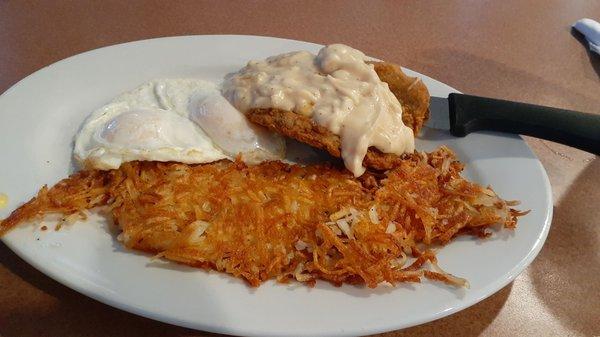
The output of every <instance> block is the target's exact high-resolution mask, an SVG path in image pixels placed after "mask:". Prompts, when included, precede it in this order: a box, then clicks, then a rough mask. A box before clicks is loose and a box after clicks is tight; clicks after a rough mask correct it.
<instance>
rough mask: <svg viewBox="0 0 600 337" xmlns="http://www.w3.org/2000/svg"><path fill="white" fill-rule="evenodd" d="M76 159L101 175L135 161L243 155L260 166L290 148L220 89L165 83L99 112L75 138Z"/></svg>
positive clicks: (201, 159) (128, 95) (155, 83)
mask: <svg viewBox="0 0 600 337" xmlns="http://www.w3.org/2000/svg"><path fill="white" fill-rule="evenodd" d="M215 102H216V103H215ZM203 128H204V130H203ZM206 130H208V131H209V132H208V133H207V132H206ZM219 145H221V146H219ZM73 154H74V157H75V158H76V159H77V160H78V161H79V162H80V164H81V165H83V166H84V167H86V168H95V169H101V170H108V169H116V168H118V167H119V166H120V165H121V164H122V163H123V162H128V161H134V160H145V161H176V162H181V163H187V164H196V163H209V162H213V161H217V160H220V159H234V158H235V157H236V156H237V155H238V154H242V158H246V159H247V160H248V161H249V162H251V163H255V162H260V161H263V160H272V159H281V158H283V156H284V154H285V143H284V141H283V139H282V138H281V137H279V136H276V135H273V134H271V133H269V132H267V131H266V130H264V129H262V128H259V127H256V126H254V125H251V124H250V123H249V122H248V121H247V120H246V119H245V117H244V116H243V115H242V114H241V113H240V112H239V111H237V110H236V109H235V108H233V107H232V106H231V105H230V104H229V103H228V102H227V100H225V99H224V98H223V97H222V96H221V94H220V90H219V87H218V86H217V85H215V84H214V83H211V82H207V81H203V80H198V79H161V80H153V81H150V82H147V83H145V84H143V85H141V86H139V87H137V88H135V89H133V90H131V91H129V92H126V93H123V94H121V95H120V96H118V97H117V98H115V99H114V100H113V101H112V102H111V103H109V104H107V105H105V106H103V107H101V108H100V109H98V110H96V111H94V112H93V113H92V114H91V115H90V116H89V117H88V118H87V119H86V121H85V122H84V124H83V126H82V128H81V130H80V131H79V133H78V134H77V136H76V138H75V146H74V150H73Z"/></svg>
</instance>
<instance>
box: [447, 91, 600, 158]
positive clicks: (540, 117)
mask: <svg viewBox="0 0 600 337" xmlns="http://www.w3.org/2000/svg"><path fill="white" fill-rule="evenodd" d="M448 105H449V110H450V133H452V135H454V136H457V137H464V136H466V135H467V134H469V133H471V132H474V131H480V130H490V131H502V132H508V133H518V134H522V135H529V136H533V137H536V138H543V139H547V140H551V141H554V142H558V143H562V144H565V145H569V146H572V147H576V148H578V149H581V150H584V151H587V152H591V153H594V154H596V155H600V115H595V114H589V113H583V112H576V111H570V110H563V109H557V108H550V107H545V106H540V105H533V104H526V103H518V102H511V101H504V100H500V99H493V98H486V97H478V96H471V95H463V94H450V95H449V96H448Z"/></svg>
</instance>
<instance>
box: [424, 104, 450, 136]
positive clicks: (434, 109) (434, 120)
mask: <svg viewBox="0 0 600 337" xmlns="http://www.w3.org/2000/svg"><path fill="white" fill-rule="evenodd" d="M425 126H426V127H429V128H432V129H440V130H446V131H448V130H450V110H449V107H448V98H446V97H435V96H431V98H430V99H429V120H427V122H426V123H425Z"/></svg>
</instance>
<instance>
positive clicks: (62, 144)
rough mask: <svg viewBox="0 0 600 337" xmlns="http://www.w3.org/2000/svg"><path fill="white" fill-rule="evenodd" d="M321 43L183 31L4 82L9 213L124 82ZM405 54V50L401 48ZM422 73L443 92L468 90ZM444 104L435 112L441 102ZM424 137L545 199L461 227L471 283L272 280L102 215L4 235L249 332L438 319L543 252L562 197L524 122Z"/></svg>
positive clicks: (494, 178)
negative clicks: (216, 264) (130, 232)
mask: <svg viewBox="0 0 600 337" xmlns="http://www.w3.org/2000/svg"><path fill="white" fill-rule="evenodd" d="M320 47H321V46H319V45H316V44H312V43H306V42H299V41H292V40H284V39H277V38H269V37H255V36H183V37H171V38H161V39H153V40H145V41H138V42H132V43H126V44H121V45H116V46H111V47H107V48H101V49H97V50H93V51H90V52H87V53H83V54H80V55H76V56H73V57H70V58H68V59H65V60H63V61H60V62H57V63H55V64H52V65H50V66H48V67H46V68H44V69H41V70H40V71H38V72H36V73H34V74H32V75H31V76H29V77H27V78H25V79H24V80H22V81H21V82H19V83H17V84H16V85H15V86H13V87H12V88H10V89H9V90H8V91H6V92H5V93H4V94H3V95H2V96H0V153H2V165H0V192H3V193H6V194H7V195H8V196H9V204H8V207H6V208H4V209H2V210H0V218H4V217H6V216H8V214H9V212H10V211H12V210H13V209H14V208H16V207H17V206H18V205H20V204H21V203H22V202H24V201H26V200H28V199H29V198H30V197H32V196H33V195H34V194H35V192H36V191H37V190H38V189H39V188H40V187H41V186H42V185H43V184H50V185H51V184H54V183H55V182H57V181H58V180H60V179H61V178H64V177H66V176H67V175H68V174H69V173H71V172H73V170H74V169H73V166H72V161H71V150H72V138H73V135H74V134H75V133H76V132H77V129H78V127H79V126H80V124H81V123H82V121H83V120H84V118H85V117H86V116H87V115H88V114H89V113H90V112H91V111H93V110H94V109H96V108H97V107H99V106H101V105H103V104H105V103H106V102H108V101H110V100H111V99H112V98H113V97H115V96H116V95H117V94H119V93H121V92H123V91H126V90H129V89H132V88H134V87H136V86H137V85H139V84H141V83H143V82H145V81H147V80H150V79H153V78H160V77H198V78H204V79H208V80H214V81H219V80H220V79H221V78H222V77H223V76H224V75H225V74H226V73H228V72H232V71H235V70H237V69H239V68H240V67H242V66H243V65H245V63H246V62H247V61H248V60H250V59H256V58H265V57H267V56H270V55H274V54H279V53H283V52H288V51H293V50H309V51H312V52H316V51H317V50H318V49H319V48H320ZM389 61H392V62H393V61H400V60H389ZM408 73H409V74H412V75H419V76H421V77H422V78H423V81H424V82H425V84H427V86H428V87H429V90H430V92H431V94H432V96H440V97H446V96H447V95H448V93H450V92H453V91H456V90H454V89H452V88H451V87H449V86H447V85H445V84H443V83H440V82H438V81H436V80H434V79H431V78H429V77H427V76H423V75H420V74H417V73H415V72H411V71H408ZM434 113H435V112H434ZM423 138H424V139H421V140H419V141H418V143H417V146H418V148H419V149H423V150H432V149H434V148H435V147H437V146H439V145H442V144H446V145H448V146H450V148H452V149H454V150H455V151H456V152H457V154H458V156H459V158H460V159H461V160H462V161H463V162H464V163H466V164H467V168H468V169H467V171H466V175H467V176H468V177H469V178H470V179H473V180H475V181H476V182H478V183H480V184H483V185H488V184H490V185H492V186H493V187H494V188H495V190H496V191H497V192H498V193H499V194H500V195H501V196H502V197H504V198H506V199H519V200H521V201H522V206H521V208H522V209H531V210H532V211H531V213H530V214H529V215H527V216H525V217H523V218H521V220H520V222H519V226H518V228H517V229H516V230H515V231H514V233H511V232H509V231H503V232H501V233H500V234H498V235H496V236H494V237H493V238H491V239H488V240H485V241H481V240H476V239H473V238H468V237H464V238H459V239H458V240H456V241H455V242H453V243H451V244H450V245H448V246H447V247H445V248H443V249H442V250H441V251H440V252H439V260H440V265H441V266H442V267H443V268H445V269H446V270H448V271H450V272H451V273H453V274H455V275H459V276H462V277H465V278H467V279H468V280H469V282H470V284H471V288H470V289H455V288H452V287H447V286H445V285H441V284H439V283H434V282H428V281H426V282H424V283H422V284H410V285H409V284H403V285H399V286H397V287H396V288H391V287H385V286H381V287H379V288H377V289H368V288H362V287H356V286H343V287H340V288H336V287H333V286H331V285H329V284H327V283H324V282H318V283H317V286H316V287H315V288H312V289H311V288H308V287H305V286H299V285H296V284H292V285H288V286H286V285H281V284H277V283H275V282H268V283H266V284H264V285H262V286H261V287H259V288H258V289H252V288H249V287H247V286H246V285H245V284H244V283H243V282H242V281H240V280H238V279H235V278H232V277H230V276H227V275H224V274H219V273H217V272H206V271H203V270H198V269H193V268H189V267H186V266H180V265H176V264H173V263H162V262H160V263H157V262H151V261H150V259H149V256H148V255H145V254H141V253H137V252H132V251H126V250H125V249H124V248H123V247H122V246H121V245H120V244H119V243H118V242H117V241H116V239H115V234H114V233H111V228H112V227H110V226H109V225H108V224H107V223H106V221H105V220H103V219H102V218H101V217H99V216H93V217H91V218H90V219H89V220H88V221H86V222H83V223H78V224H76V225H73V226H72V227H69V228H66V229H63V230H61V231H59V232H55V231H53V230H49V231H44V232H42V231H40V230H39V229H37V228H39V226H21V227H19V228H17V229H15V230H13V231H12V232H10V233H9V234H8V235H6V236H5V237H4V238H3V241H4V242H5V243H6V244H7V245H8V246H9V247H10V248H11V249H12V250H13V251H14V252H15V253H17V254H18V255H19V256H20V257H22V258H23V259H24V260H25V261H27V262H28V263H30V264H31V265H33V266H34V267H35V268H37V269H38V270H40V271H42V272H43V273H45V274H46V275H48V276H50V277H52V278H53V279H55V280H57V281H58V282H61V283H63V284H65V285H67V286H69V287H71V288H72V289H75V290H77V291H79V292H81V293H83V294H85V295H87V296H90V297H92V298H95V299H97V300H99V301H101V302H104V303H106V304H109V305H111V306H114V307H117V308H120V309H123V310H126V311H129V312H132V313H135V314H138V315H142V316H145V317H149V318H152V319H156V320H160V321H163V322H168V323H172V324H177V325H181V326H185V327H190V328H194V329H201V330H207V331H212V332H221V333H228V334H243V335H262V336H265V335H273V336H274V335H278V336H325V335H332V336H343V335H356V334H370V333H376V332H382V331H388V330H394V329H400V328H404V327H409V326H412V325H416V324H420V323H424V322H428V321H431V320H434V319H437V318H441V317H443V316H446V315H449V314H451V313H454V312H456V311H459V310H461V309H464V308H466V307H468V306H470V305H473V304H474V303H477V302H479V301H481V300H482V299H484V298H486V297H488V296H490V295H491V294H493V293H494V292H496V291H497V290H499V289H500V288H502V287H503V286H505V285H506V284H508V283H509V282H510V281H511V280H513V279H514V278H515V277H516V276H517V275H518V274H519V273H520V272H521V271H523V269H524V268H525V267H526V266H527V265H528V264H529V263H530V262H531V261H532V260H533V258H534V257H535V256H536V254H537V253H538V252H539V250H540V248H541V247H542V244H543V242H544V240H545V238H546V235H547V233H548V229H549V227H550V221H551V213H552V204H551V192H550V185H549V183H548V179H547V176H546V173H545V171H544V169H543V167H542V165H541V164H540V162H539V161H538V160H537V158H536V157H535V156H534V155H533V153H532V152H531V150H530V149H529V148H528V147H527V145H526V144H525V142H524V141H523V140H522V139H521V138H520V137H519V136H513V135H506V134H497V133H477V134H471V135H469V136H467V137H465V138H453V137H451V136H450V135H449V133H447V132H442V131H437V130H433V129H426V130H425V133H424V136H423Z"/></svg>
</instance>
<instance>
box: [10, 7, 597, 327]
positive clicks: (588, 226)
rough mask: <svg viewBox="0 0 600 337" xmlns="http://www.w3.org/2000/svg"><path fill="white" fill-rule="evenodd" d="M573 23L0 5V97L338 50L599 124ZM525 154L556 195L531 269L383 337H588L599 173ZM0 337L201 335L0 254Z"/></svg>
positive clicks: (412, 14) (587, 58)
mask: <svg viewBox="0 0 600 337" xmlns="http://www.w3.org/2000/svg"><path fill="white" fill-rule="evenodd" d="M583 17H590V18H594V19H596V20H600V1H598V0H587V1H585V0H563V1H560V0H502V1H467V0H465V1H442V0H440V1H371V2H366V1H364V2H363V1H330V2H317V1H308V2H296V1H277V2H275V1H273V2H262V1H251V2H229V1H200V2H198V1H38V2H32V1H23V0H20V1H2V2H0V91H4V90H6V89H8V88H9V87H10V86H11V85H13V84H14V83H16V82H17V81H18V80H20V79H21V78H23V77H25V76H26V75H28V74H30V73H32V72H34V71H36V70H38V69H40V68H42V67H44V66H46V65H49V64H51V63H53V62H56V61H58V60H60V59H63V58H66V57H68V56H71V55H74V54H77V53H80V52H83V51H87V50H90V49H94V48H98V47H102V46H108V45H112V44H116V43H121V42H127V41H133V40H139V39H147V38H153V37H161V36H171V35H189V34H249V35H267V36H276V37H285V38H291V39H298V40H305V41H311V42H316V43H320V44H328V43H334V42H342V43H345V44H348V45H351V46H353V47H356V48H358V49H361V50H363V51H364V52H365V53H366V54H368V55H372V56H374V57H378V58H381V59H385V60H389V61H392V62H395V63H399V64H402V65H404V66H406V67H408V68H411V69H414V70H416V71H419V72H421V73H424V74H427V75H429V76H431V77H434V78H436V79H438V80H440V81H442V82H445V83H447V84H449V85H451V86H453V87H455V88H457V89H459V90H461V91H463V92H467V93H471V94H475V95H482V96H491V97H498V98H505V99H510V100H519V101H525V102H530V103H536V104H543V105H551V106H556V107H561V108H567V109H572V110H579V111H587V112H591V113H600V57H598V56H597V55H592V54H590V53H589V52H588V50H587V47H586V46H585V44H584V43H583V42H582V40H581V38H580V37H578V36H577V35H574V34H573V33H572V32H571V29H570V25H571V24H572V23H573V22H575V21H576V20H578V19H580V18H583ZM32 99H34V98H32ZM527 142H528V143H529V145H530V146H531V147H532V148H533V149H534V151H535V152H536V154H537V155H538V156H539V158H540V160H541V161H542V163H543V165H544V167H545V168H546V170H547V172H548V175H549V177H550V181H551V183H552V187H553V193H554V195H553V197H554V221H553V223H552V228H551V230H550V234H549V236H548V240H547V242H546V245H545V246H544V248H543V249H542V251H541V253H540V254H539V256H538V257H537V259H536V260H535V261H534V262H533V263H532V264H531V266H529V267H528V268H527V269H526V270H525V271H524V272H523V274H521V275H520V276H519V277H517V279H516V280H515V281H514V282H512V283H511V284H509V285H508V286H506V287H505V288H503V289H502V290H500V291H499V292H497V293H496V294H494V295H492V296H491V297H489V298H488V299H486V300H484V301H482V302H480V303H478V304H476V305H474V306H472V307H470V308H468V309H466V310H464V311H461V312H459V313H457V314H454V315H451V316H449V317H446V318H443V319H440V320H437V321H434V322H431V323H427V324H424V325H421V326H417V327H413V328H409V329H405V330H401V331H394V332H389V333H387V334H383V335H384V336H459V335H483V336H512V335H514V336H567V335H569V336H594V335H596V336H600V276H599V275H600V207H599V206H600V160H599V159H598V158H596V156H593V155H591V154H589V153H585V152H581V151H578V150H575V149H572V148H569V147H566V146H562V145H558V144H555V143H551V142H547V141H542V140H539V139H533V138H527ZM2 165H10V163H6V162H2ZM516 174H518V172H517V173H516ZM0 335H2V336H137V335H140V336H206V335H210V334H208V333H203V332H198V331H192V330H188V329H184V328H179V327H175V326H171V325H168V324H163V323H159V322H155V321H152V320H149V319H145V318H141V317H137V316H135V315H132V314H129V313H126V312H123V311H120V310H117V309H114V308H111V307H109V306H107V305H104V304H101V303H99V302H96V301H94V300H92V299H89V298H87V297H85V296H83V295H80V294H78V293H76V292H75V291H73V290H70V289H68V288H66V287H64V286H62V285H61V284H59V283H57V282H55V281H53V280H51V279H50V278H48V277H46V276H45V275H43V274H41V273H40V272H38V271H37V270H35V269H34V268H32V267H31V266H29V265H28V264H27V263H25V262H24V261H22V260H21V259H20V258H18V257H17V256H16V255H15V254H14V253H12V252H11V251H10V250H9V249H8V248H6V246H4V245H3V244H1V243H0Z"/></svg>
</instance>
